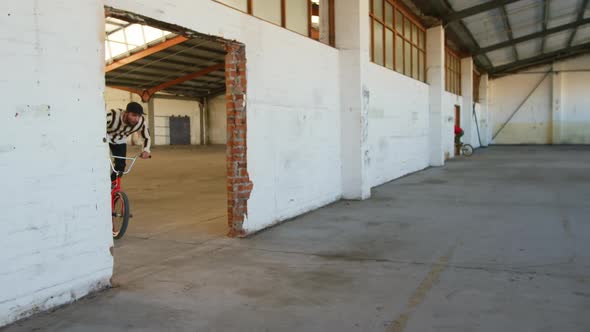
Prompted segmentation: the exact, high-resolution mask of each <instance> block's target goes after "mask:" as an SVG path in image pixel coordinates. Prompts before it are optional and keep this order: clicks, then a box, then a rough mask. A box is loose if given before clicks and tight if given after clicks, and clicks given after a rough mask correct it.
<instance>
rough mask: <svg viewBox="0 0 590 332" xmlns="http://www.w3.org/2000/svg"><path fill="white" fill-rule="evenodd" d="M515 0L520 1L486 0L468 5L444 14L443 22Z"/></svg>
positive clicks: (452, 20)
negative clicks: (474, 4)
mask: <svg viewBox="0 0 590 332" xmlns="http://www.w3.org/2000/svg"><path fill="white" fill-rule="evenodd" d="M517 1H520V0H491V1H488V2H486V3H483V4H481V5H477V6H473V7H469V8H466V9H463V10H460V11H457V12H454V13H452V14H449V15H446V17H443V21H444V22H445V23H451V22H454V21H459V20H462V19H464V18H466V17H469V16H473V15H477V14H480V13H483V12H487V11H489V10H492V9H496V8H499V7H502V6H505V5H508V4H511V3H513V2H517Z"/></svg>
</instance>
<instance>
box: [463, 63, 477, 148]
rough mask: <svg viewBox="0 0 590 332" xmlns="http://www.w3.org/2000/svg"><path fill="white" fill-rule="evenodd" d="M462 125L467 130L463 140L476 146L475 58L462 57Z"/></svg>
mask: <svg viewBox="0 0 590 332" xmlns="http://www.w3.org/2000/svg"><path fill="white" fill-rule="evenodd" d="M461 95H462V97H463V104H462V105H461V118H462V119H461V126H462V127H463V130H464V131H465V136H463V139H462V141H463V142H464V143H469V144H471V145H473V146H475V142H477V133H474V130H475V119H474V117H473V58H471V57H467V58H463V59H461ZM478 143H479V142H478Z"/></svg>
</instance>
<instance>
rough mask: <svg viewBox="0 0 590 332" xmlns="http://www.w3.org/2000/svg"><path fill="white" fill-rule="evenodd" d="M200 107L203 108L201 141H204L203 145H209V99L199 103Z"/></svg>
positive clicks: (206, 98)
mask: <svg viewBox="0 0 590 332" xmlns="http://www.w3.org/2000/svg"><path fill="white" fill-rule="evenodd" d="M201 107H202V108H203V120H204V121H203V131H204V133H203V139H204V141H205V143H204V144H205V145H209V97H205V98H203V102H202V103H201Z"/></svg>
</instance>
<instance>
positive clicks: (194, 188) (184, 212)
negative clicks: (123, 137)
mask: <svg viewBox="0 0 590 332" xmlns="http://www.w3.org/2000/svg"><path fill="white" fill-rule="evenodd" d="M105 61H106V63H105V82H106V89H105V102H106V108H107V110H110V109H115V108H121V109H125V106H126V105H127V103H129V102H132V101H134V102H138V103H140V104H141V105H142V106H143V108H144V112H145V113H147V114H145V115H144V117H145V120H146V123H147V124H148V126H149V132H150V138H151V142H152V149H151V150H152V155H153V158H151V159H149V160H140V161H138V162H137V163H136V164H135V166H134V167H133V169H132V171H131V172H130V173H129V174H128V175H126V176H124V177H123V179H122V188H123V190H124V191H125V192H126V193H127V195H128V196H129V201H130V207H131V212H132V214H133V218H132V219H131V221H130V223H129V227H128V229H127V232H126V234H125V235H124V237H123V238H122V239H121V240H117V242H116V243H115V244H116V247H125V246H126V245H129V246H130V247H131V248H130V250H128V251H125V250H120V251H122V252H123V253H121V255H123V256H125V255H127V256H133V254H134V252H135V253H136V251H137V250H135V249H137V248H135V249H133V247H134V246H133V243H137V242H138V241H139V242H140V241H141V240H146V239H150V240H162V241H166V240H174V241H179V242H193V243H194V242H200V241H206V240H208V239H210V238H214V237H219V236H225V235H229V236H232V237H239V236H244V235H245V232H244V228H243V223H244V220H245V219H246V218H247V213H248V210H247V202H248V199H249V197H250V193H251V191H252V188H253V184H252V182H251V181H250V179H249V175H248V170H247V141H246V130H247V122H246V90H247V89H246V84H247V82H246V57H245V46H244V45H243V44H241V43H238V42H235V41H229V40H225V39H222V38H218V37H214V36H209V35H205V34H201V33H198V32H195V31H192V30H189V29H185V28H182V27H179V26H177V25H174V24H170V23H165V22H161V21H157V20H154V19H151V18H149V17H145V16H141V15H137V14H133V13H129V12H126V11H121V10H118V9H114V8H110V7H106V8H105ZM127 145H128V152H127V154H128V156H133V155H135V154H139V153H140V152H141V151H142V149H143V139H142V137H141V133H135V134H133V135H131V136H130V137H129V138H128V140H127ZM117 258H119V253H117ZM123 259H125V257H123Z"/></svg>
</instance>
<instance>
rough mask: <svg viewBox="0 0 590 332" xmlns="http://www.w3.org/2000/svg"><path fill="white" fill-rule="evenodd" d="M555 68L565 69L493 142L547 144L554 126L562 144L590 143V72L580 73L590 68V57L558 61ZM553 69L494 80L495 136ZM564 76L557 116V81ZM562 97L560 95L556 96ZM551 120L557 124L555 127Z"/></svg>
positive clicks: (547, 81)
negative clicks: (554, 89) (555, 97)
mask: <svg viewBox="0 0 590 332" xmlns="http://www.w3.org/2000/svg"><path fill="white" fill-rule="evenodd" d="M553 68H554V69H557V70H564V71H566V72H562V73H560V74H558V75H553V74H551V75H549V77H547V78H545V81H544V82H543V83H542V84H541V85H540V86H539V88H538V89H537V91H535V93H533V95H532V96H531V97H530V98H529V100H528V101H527V102H526V103H525V104H524V105H523V106H522V108H521V110H520V111H519V112H518V113H516V115H515V116H514V118H513V119H512V120H511V121H510V122H509V123H508V124H507V125H506V127H505V128H504V129H503V130H502V132H501V133H500V134H499V135H498V136H497V138H496V140H495V141H494V142H493V143H495V144H523V143H530V144H547V143H550V142H551V141H552V137H551V135H552V126H557V127H559V128H558V131H557V132H558V133H559V135H558V136H559V137H554V138H553V139H554V142H555V143H557V144H559V143H562V144H590V130H588V129H589V128H590V112H589V111H588V109H590V95H589V94H588V90H589V88H590V83H589V82H590V73H589V72H587V71H576V70H579V69H582V70H588V68H590V55H584V56H579V57H576V58H571V59H568V60H564V61H559V62H556V63H555V64H554V66H553ZM549 69H551V67H550V66H540V67H535V68H531V69H529V70H527V71H529V72H535V73H538V74H530V73H529V74H514V75H509V76H505V77H502V78H499V79H494V80H490V85H491V98H490V125H491V128H492V134H494V133H496V132H497V131H498V129H499V128H500V127H501V126H502V125H503V124H504V123H505V122H506V120H507V119H508V117H509V116H510V114H511V113H512V112H513V111H514V110H516V108H517V107H518V105H519V104H520V103H521V102H522V101H523V100H524V99H525V97H526V96H527V95H528V94H529V93H530V92H531V90H532V89H533V88H534V87H535V85H536V84H537V83H538V82H539V81H540V79H541V78H542V77H543V74H542V73H543V72H545V71H547V70H549ZM558 76H561V93H560V95H561V100H560V101H559V102H558V103H559V104H558V105H556V108H557V112H561V114H555V115H554V114H553V105H552V103H553V101H552V95H553V88H554V87H553V82H552V80H553V79H558ZM556 95H558V93H556ZM551 121H554V123H553V124H552V123H551Z"/></svg>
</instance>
